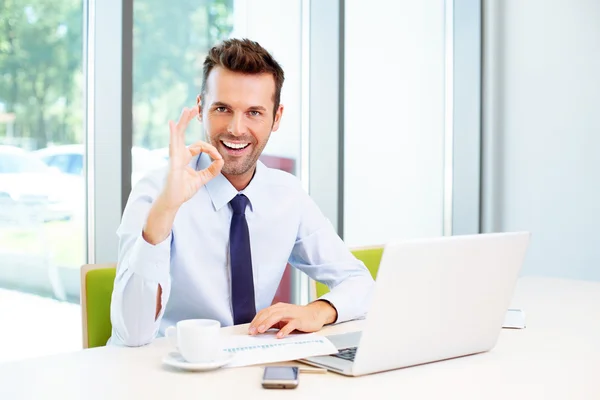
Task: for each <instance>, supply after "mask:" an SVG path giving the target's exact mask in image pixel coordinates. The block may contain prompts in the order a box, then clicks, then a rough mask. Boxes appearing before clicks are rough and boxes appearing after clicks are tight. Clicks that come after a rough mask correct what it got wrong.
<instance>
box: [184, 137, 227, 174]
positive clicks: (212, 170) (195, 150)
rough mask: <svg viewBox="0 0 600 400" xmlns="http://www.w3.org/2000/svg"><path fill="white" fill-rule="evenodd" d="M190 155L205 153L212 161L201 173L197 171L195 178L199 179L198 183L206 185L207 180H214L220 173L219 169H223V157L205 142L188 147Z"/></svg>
mask: <svg viewBox="0 0 600 400" xmlns="http://www.w3.org/2000/svg"><path fill="white" fill-rule="evenodd" d="M188 149H189V151H190V153H191V154H192V156H195V155H197V154H200V153H206V154H208V155H209V156H210V157H211V158H212V159H213V160H214V161H213V162H212V163H211V164H210V165H209V166H208V168H206V169H203V170H202V171H197V172H196V175H197V177H198V178H199V179H200V181H201V182H202V183H206V182H208V181H209V180H211V179H212V178H214V177H215V176H217V175H219V174H220V173H221V169H223V165H224V164H225V161H224V160H223V157H222V156H221V154H219V152H218V151H217V149H216V148H215V147H214V146H212V145H210V144H208V143H205V142H202V141H199V142H196V143H194V144H192V145H190V146H189V147H188Z"/></svg>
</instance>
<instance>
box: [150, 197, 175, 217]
mask: <svg viewBox="0 0 600 400" xmlns="http://www.w3.org/2000/svg"><path fill="white" fill-rule="evenodd" d="M179 207H181V204H171V203H169V202H168V201H167V199H166V197H165V195H164V193H161V194H160V195H159V196H158V197H157V198H156V201H155V202H154V204H153V205H152V211H155V212H157V213H160V214H166V215H167V216H172V217H173V219H174V218H175V214H177V211H179Z"/></svg>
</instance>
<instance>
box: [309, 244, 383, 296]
mask: <svg viewBox="0 0 600 400" xmlns="http://www.w3.org/2000/svg"><path fill="white" fill-rule="evenodd" d="M350 250H351V251H352V254H354V257H356V258H358V259H359V260H360V261H362V262H363V263H365V266H366V267H367V269H368V270H369V272H370V273H371V276H372V277H373V279H375V278H376V277H377V271H378V270H379V264H380V263H381V256H383V246H373V247H360V248H355V249H350ZM316 288H317V291H316V294H317V298H319V297H321V296H323V295H324V294H325V293H327V292H329V288H328V287H327V286H326V285H324V284H322V283H320V282H316Z"/></svg>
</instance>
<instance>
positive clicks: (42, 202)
mask: <svg viewBox="0 0 600 400" xmlns="http://www.w3.org/2000/svg"><path fill="white" fill-rule="evenodd" d="M79 187H80V185H79V183H78V182H77V180H75V179H73V178H72V177H70V176H68V175H66V174H63V173H60V172H59V171H57V170H55V169H52V168H49V167H48V166H47V165H46V164H44V163H43V162H41V161H40V160H39V159H38V158H36V157H34V156H32V155H31V153H28V152H27V151H25V150H23V149H21V148H18V147H15V146H6V145H0V224H9V223H24V222H26V221H32V222H35V221H36V220H39V221H42V222H48V221H54V220H66V219H70V218H72V217H73V214H74V205H75V204H76V201H77V200H78V199H79V198H83V192H82V193H81V194H78V193H76V192H77V191H78V190H79ZM79 196H81V197H79Z"/></svg>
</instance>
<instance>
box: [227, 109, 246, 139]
mask: <svg viewBox="0 0 600 400" xmlns="http://www.w3.org/2000/svg"><path fill="white" fill-rule="evenodd" d="M227 131H228V132H229V133H231V134H232V135H234V136H244V135H245V134H246V125H245V124H244V114H243V113H240V112H234V113H233V116H232V117H231V120H230V121H229V126H228V127H227Z"/></svg>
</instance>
